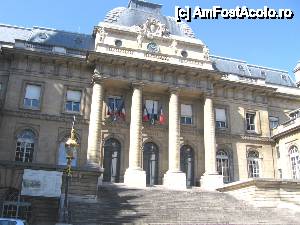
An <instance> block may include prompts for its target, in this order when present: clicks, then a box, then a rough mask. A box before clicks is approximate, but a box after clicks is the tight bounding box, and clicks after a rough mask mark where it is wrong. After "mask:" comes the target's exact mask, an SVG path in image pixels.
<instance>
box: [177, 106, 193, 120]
mask: <svg viewBox="0 0 300 225" xmlns="http://www.w3.org/2000/svg"><path fill="white" fill-rule="evenodd" d="M180 122H181V124H192V123H193V110H192V105H186V104H181V118H180Z"/></svg>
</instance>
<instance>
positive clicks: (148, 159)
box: [143, 142, 159, 186]
mask: <svg viewBox="0 0 300 225" xmlns="http://www.w3.org/2000/svg"><path fill="white" fill-rule="evenodd" d="M158 158H159V151H158V147H157V145H156V144H154V143H153V142H148V143H145V144H144V148H143V169H144V170H145V171H146V184H147V186H153V185H156V184H158Z"/></svg>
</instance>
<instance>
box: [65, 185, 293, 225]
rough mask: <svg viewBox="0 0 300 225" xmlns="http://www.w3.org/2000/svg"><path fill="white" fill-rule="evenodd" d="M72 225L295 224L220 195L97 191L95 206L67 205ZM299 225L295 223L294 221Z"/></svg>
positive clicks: (193, 191)
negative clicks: (97, 196) (70, 210)
mask: <svg viewBox="0 0 300 225" xmlns="http://www.w3.org/2000/svg"><path fill="white" fill-rule="evenodd" d="M70 205H71V209H72V223H73V224H74V225H93V224H97V225H98V224H122V223H124V224H126V223H130V224H132V223H134V224H154V223H156V224H179V223H181V224H197V223H198V224H199V223H202V224H216V223H219V224H230V223H231V224H270V225H273V224H297V223H296V219H295V218H296V217H293V216H292V215H291V214H290V213H288V212H285V211H281V210H274V209H261V208H255V207H253V206H250V205H249V204H247V203H245V202H243V201H239V200H236V199H235V198H233V197H232V196H229V195H227V194H224V193H219V192H207V191H202V190H200V189H191V190H187V191H170V190H166V189H163V188H146V189H133V188H127V187H126V186H124V185H105V186H104V187H101V188H100V191H99V200H98V201H97V202H94V203H88V202H76V201H73V202H72V201H71V202H70ZM297 222H298V221H297Z"/></svg>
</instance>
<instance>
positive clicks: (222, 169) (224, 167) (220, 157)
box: [217, 150, 230, 183]
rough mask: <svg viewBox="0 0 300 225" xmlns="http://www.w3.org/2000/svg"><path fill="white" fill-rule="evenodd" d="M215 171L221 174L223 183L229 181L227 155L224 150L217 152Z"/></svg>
mask: <svg viewBox="0 0 300 225" xmlns="http://www.w3.org/2000/svg"><path fill="white" fill-rule="evenodd" d="M217 171H218V173H219V174H220V175H223V181H224V183H229V182H230V173H229V157H228V154H227V152H225V151H224V150H219V151H218V152H217Z"/></svg>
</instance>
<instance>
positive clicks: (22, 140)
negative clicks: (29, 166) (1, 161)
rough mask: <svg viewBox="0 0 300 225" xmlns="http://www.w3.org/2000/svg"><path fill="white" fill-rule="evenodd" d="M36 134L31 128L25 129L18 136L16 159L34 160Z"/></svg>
mask: <svg viewBox="0 0 300 225" xmlns="http://www.w3.org/2000/svg"><path fill="white" fill-rule="evenodd" d="M34 143H35V134H34V133H33V132H32V131H31V130H29V129H26V130H23V131H22V132H21V133H20V134H19V135H18V136H17V147H16V156H15V161H18V162H32V158H33V152H34Z"/></svg>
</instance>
